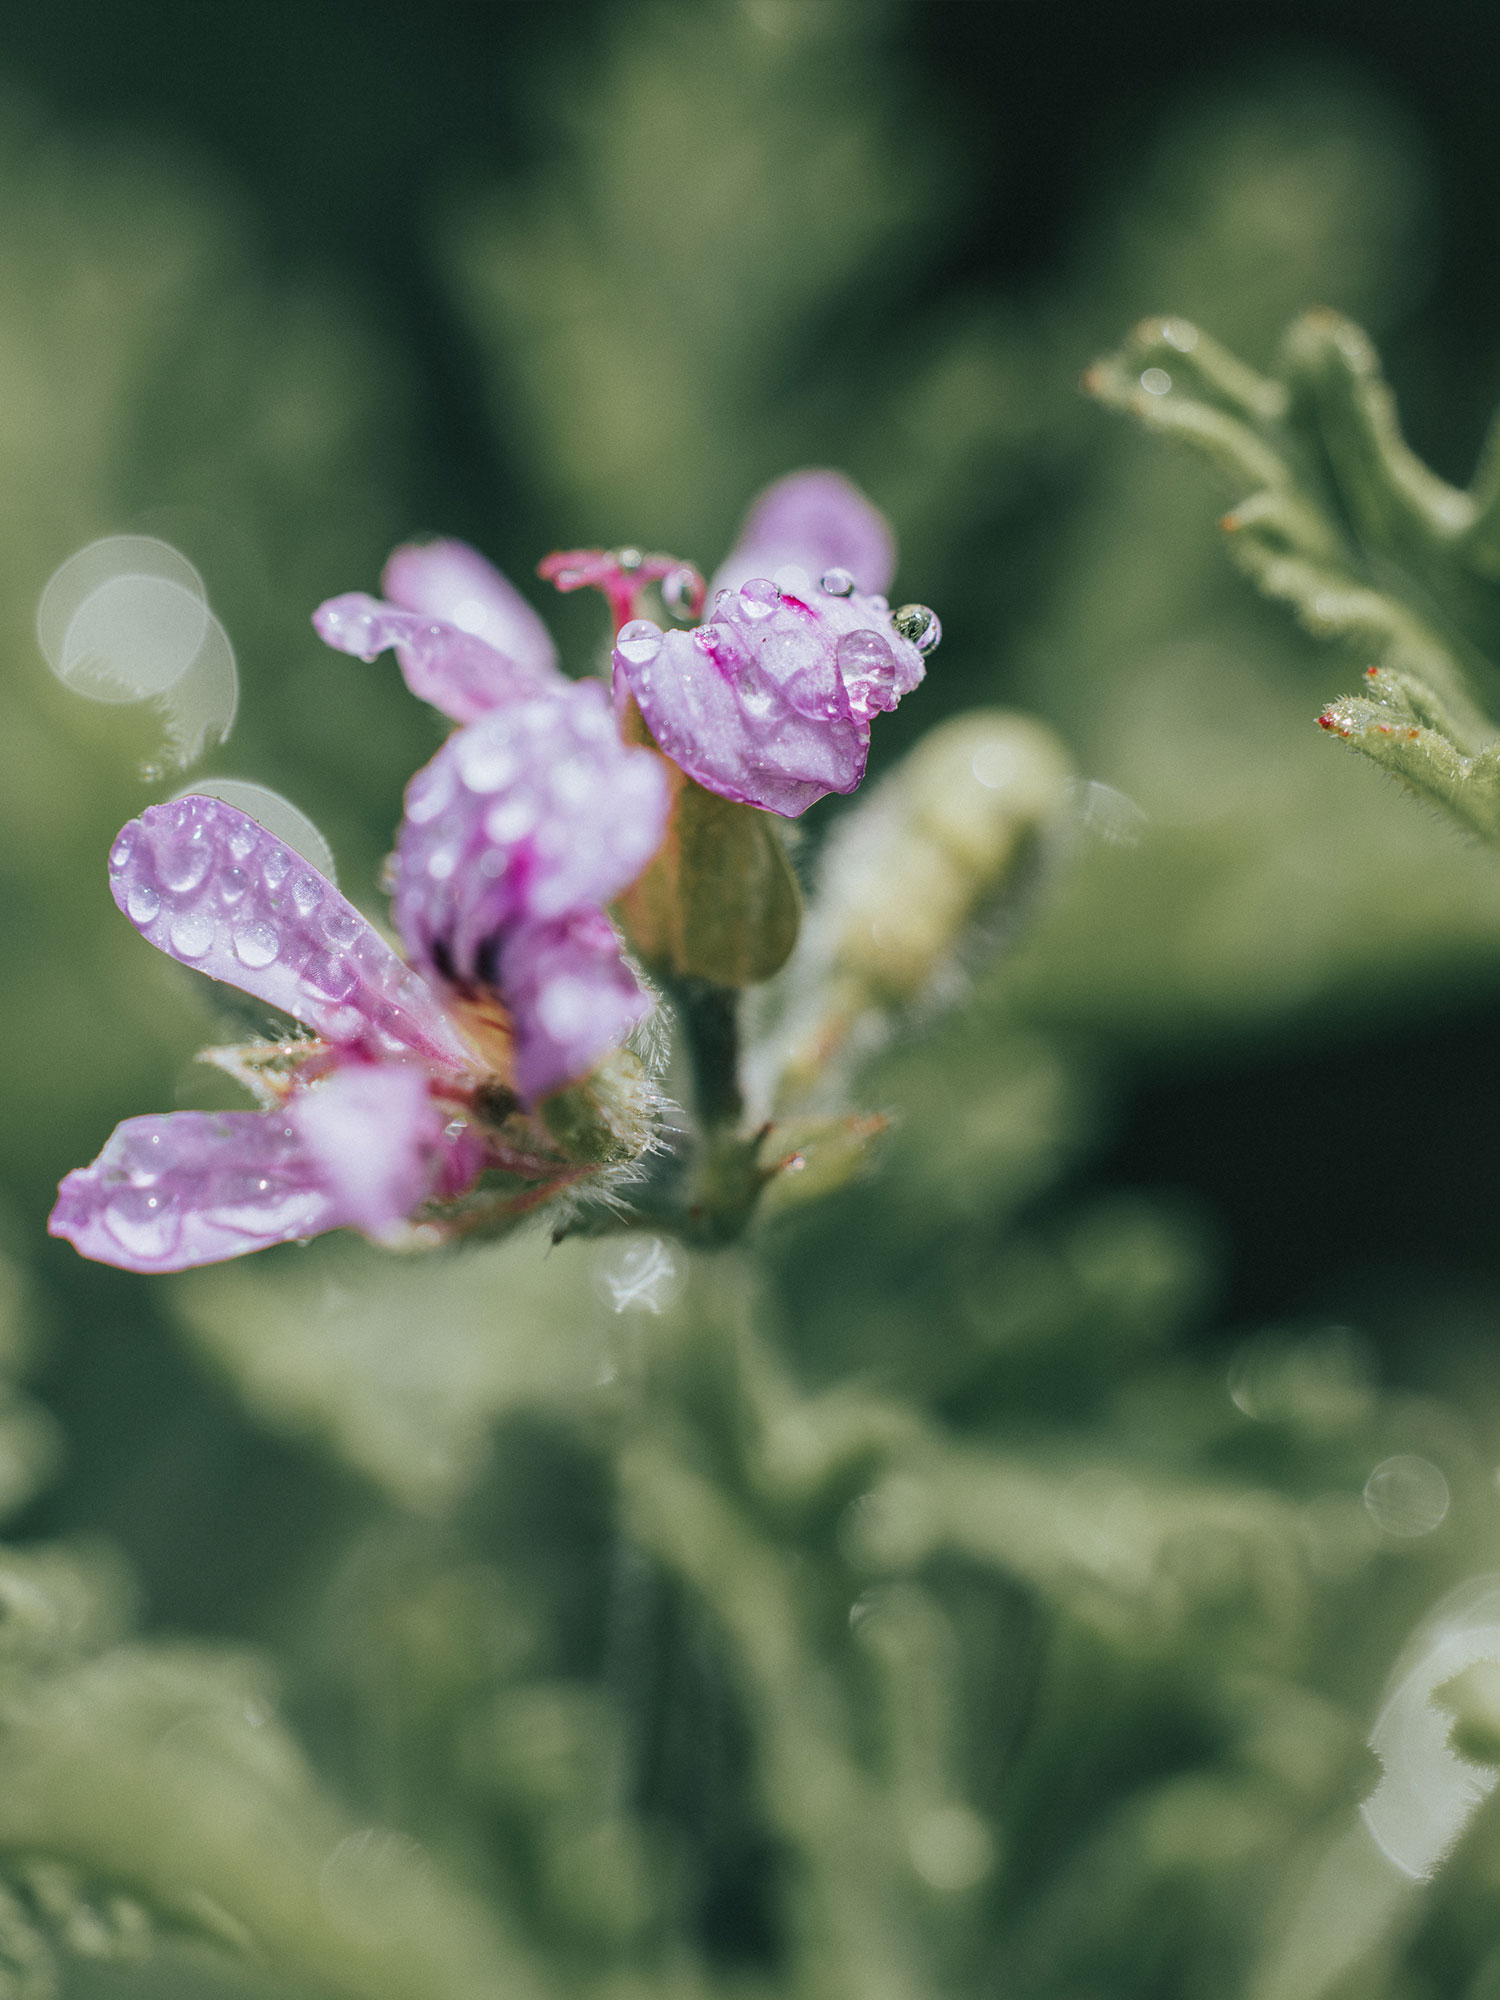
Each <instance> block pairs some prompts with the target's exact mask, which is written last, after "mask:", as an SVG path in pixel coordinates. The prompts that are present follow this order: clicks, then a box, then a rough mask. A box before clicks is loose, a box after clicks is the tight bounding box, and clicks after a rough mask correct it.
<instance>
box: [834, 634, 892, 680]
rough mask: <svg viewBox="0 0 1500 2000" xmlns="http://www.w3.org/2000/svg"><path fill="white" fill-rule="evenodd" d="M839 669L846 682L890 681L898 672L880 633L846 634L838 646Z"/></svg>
mask: <svg viewBox="0 0 1500 2000" xmlns="http://www.w3.org/2000/svg"><path fill="white" fill-rule="evenodd" d="M838 667H839V672H840V673H841V674H842V675H843V676H844V679H845V681H846V682H847V681H849V680H851V679H853V680H861V681H889V680H890V679H892V678H893V677H894V675H895V672H896V662H895V660H894V659H892V657H891V649H890V647H889V645H888V644H887V643H886V641H885V640H884V639H883V638H882V637H881V635H880V634H879V633H878V632H870V631H859V632H846V633H845V634H844V636H843V638H842V639H840V640H839V645H838Z"/></svg>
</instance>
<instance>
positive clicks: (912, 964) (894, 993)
mask: <svg viewBox="0 0 1500 2000" xmlns="http://www.w3.org/2000/svg"><path fill="white" fill-rule="evenodd" d="M1068 777H1069V766H1068V761H1067V757H1066V755H1065V753H1064V751H1063V748H1062V746H1061V744H1060V743H1059V742H1058V740H1057V738H1056V737H1055V736H1054V735H1053V734H1052V732H1051V731H1050V730H1049V729H1047V728H1045V727H1044V726H1043V725H1042V724H1041V723H1039V722H1034V721H1032V720H1030V719H1029V718H1028V717H1026V716H1020V715H1009V714H1005V713H1003V712H1001V711H999V710H994V709H988V710H978V711H975V712H973V713H971V714H968V715H961V716H956V717H954V718H953V720H952V721H950V722H946V723H943V724H942V725H941V726H940V727H939V728H937V729H934V730H932V731H931V732H930V733H929V734H928V735H927V736H926V737H924V738H923V740H922V741H921V742H920V743H919V744H918V745H917V747H916V749H915V750H913V751H912V753H911V754H910V756H908V757H907V759H906V760H905V762H904V763H903V764H902V765H901V766H900V767H899V768H898V769H897V770H896V771H895V772H893V773H892V774H891V776H890V777H888V778H887V779H886V780H885V781H884V783H883V784H881V785H880V786H879V787H878V789H877V790H876V791H875V792H874V793H873V794H872V795H871V797H870V798H869V799H868V801H867V802H866V803H865V804H863V805H862V806H860V807H857V808H856V809H855V810H854V811H853V812H851V813H850V814H849V815H848V816H847V817H846V819H845V821H844V823H843V825H842V826H841V827H840V828H839V830H838V833H837V834H836V835H835V837H834V839H833V841H832V842H831V843H830V847H829V853H828V858H827V862H826V865H825V869H824V878H823V890H822V895H821V897H820V899H819V909H818V923H819V928H820V930H821V931H822V932H823V934H824V950H825V951H826V953H827V954H828V956H829V958H830V959H831V961H832V969H833V970H834V971H835V972H836V973H842V974H844V975H845V976H846V977H852V978H853V979H854V981H855V982H857V984H858V985H859V986H860V987H862V988H863V989H864V990H865V993H866V994H867V996H868V998H869V1000H870V1001H872V1002H876V1003H883V1004H886V1005H889V1004H892V1003H901V1002H908V1001H912V1000H915V999H917V998H919V997H920V995H921V994H922V993H923V991H924V990H925V989H926V988H927V986H928V985H929V984H930V983H931V981H932V979H933V977H934V975H935V974H937V973H939V972H940V971H941V970H942V969H943V967H944V965H945V963H946V962H947V960H948V959H949V957H950V956H951V954H952V952H953V951H954V949H955V948H956V946H957V945H958V944H959V942H960V940H961V938H962V935H963V932H964V930H965V929H966V927H967V926H968V924H969V923H970V922H971V921H972V920H973V919H974V918H975V917H976V916H978V915H980V914H981V913H982V912H983V910H984V908H985V906H986V905H987V904H989V903H990V902H992V901H993V899H994V898H995V897H996V896H997V895H998V894H1000V893H1002V892H1003V891H1004V890H1005V889H1006V888H1007V887H1008V886H1009V885H1010V884H1011V882H1012V881H1013V879H1014V877H1015V872H1016V868H1017V865H1018V864H1019V862H1020V861H1021V860H1022V858H1023V856H1024V854H1025V852H1026V850H1027V849H1028V848H1029V847H1030V846H1031V844H1032V842H1033V841H1034V839H1035V837H1036V835H1037V832H1038V830H1039V828H1041V827H1042V826H1043V825H1044V824H1045V822H1046V821H1047V820H1048V819H1049V818H1051V816H1052V815H1053V814H1054V813H1055V812H1056V811H1057V809H1058V807H1059V806H1060V805H1061V803H1062V798H1063V791H1064V787H1065V786H1066V784H1067V780H1068Z"/></svg>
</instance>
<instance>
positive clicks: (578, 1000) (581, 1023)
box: [499, 909, 652, 1104]
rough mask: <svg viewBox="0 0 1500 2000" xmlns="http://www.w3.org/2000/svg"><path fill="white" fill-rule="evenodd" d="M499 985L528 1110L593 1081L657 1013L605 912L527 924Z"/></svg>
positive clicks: (508, 947) (504, 961) (512, 942)
mask: <svg viewBox="0 0 1500 2000" xmlns="http://www.w3.org/2000/svg"><path fill="white" fill-rule="evenodd" d="M499 986H500V993H501V997H502V998H503V1000H504V1001H505V1004H506V1007H507V1008H508V1009H509V1011H510V1016H511V1020H512V1023H513V1026H514V1031H515V1088H516V1091H517V1094H518V1095H519V1096H520V1097H521V1098H522V1099H523V1101H524V1102H526V1103H527V1104H535V1103H536V1102H537V1100H538V1099H539V1098H543V1097H550V1096H551V1094H552V1093H553V1091H555V1090H561V1089H562V1087H563V1086H564V1085H565V1084H569V1083H576V1082H578V1081H579V1080H580V1079H581V1078H583V1077H586V1076H587V1075H589V1073H590V1072H591V1071H592V1070H594V1069H596V1068H597V1067H598V1065H599V1063H600V1062H601V1061H602V1060H603V1058H604V1057H605V1056H606V1055H608V1053H609V1051H610V1050H611V1049H615V1048H618V1047H619V1046H620V1044H621V1043H622V1042H623V1041H624V1040H625V1038H626V1037H627V1035H629V1034H630V1033H631V1031H632V1030H633V1029H634V1028H636V1027H637V1026H638V1025H639V1024H640V1023H641V1022H642V1021H644V1020H645V1019H646V1017H647V1015H648V1014H649V1013H650V1012H651V1008H652V1001H651V998H650V996H649V994H647V993H646V992H645V990H644V989H643V988H642V986H641V983H640V981H639V980H638V979H637V978H636V976H635V974H634V973H633V972H632V971H631V969H630V967H629V966H628V965H627V964H626V962H625V959H624V957H623V955H622V953H621V949H620V940H619V936H618V935H617V933H616V931H615V927H614V925H613V924H612V923H611V922H610V921H609V919H608V917H606V916H605V915H604V913H603V911H602V910H597V909H595V910H579V911H574V912H573V913H572V914H571V915H570V916H566V917H563V918H561V919H560V920H559V921H557V922H555V923H540V924H522V925H519V926H518V927H517V928H516V929H514V930H513V931H512V932H511V933H510V934H509V936H508V937H507V938H506V940H505V944H504V947H503V949H502V951H501V954H500V964H499Z"/></svg>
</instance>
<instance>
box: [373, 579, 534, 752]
mask: <svg viewBox="0 0 1500 2000" xmlns="http://www.w3.org/2000/svg"><path fill="white" fill-rule="evenodd" d="M380 587H381V589H382V590H383V591H384V592H385V594H386V596H387V597H388V598H389V599H390V601H391V603H392V604H398V605H400V607H401V609H402V610H403V611H420V612H421V613H422V614H423V615H424V616H426V617H428V618H441V619H442V620H443V622H444V624H447V625H456V626H457V627H458V629H459V630H460V631H461V632H472V633H473V634H474V636H475V637H476V638H478V639H483V640H484V642H485V644H486V645H487V646H493V647H494V649H495V651H496V652H497V653H503V654H504V655H505V656H506V658H507V659H509V660H514V661H515V663H516V665H517V666H518V667H526V668H530V669H532V670H534V671H535V672H537V673H543V674H545V673H549V672H551V670H552V669H553V668H554V667H556V665H557V649H556V648H555V647H554V645H553V644H552V635H551V633H550V632H548V630H547V628H546V626H545V625H544V624H543V623H542V621H541V619H540V618H539V617H538V616H537V614H536V613H535V611H533V610H532V608H531V606H530V605H529V604H528V603H527V602H526V599H525V598H524V597H523V596H522V595H521V593H520V591H519V590H517V589H516V587H515V585H514V584H513V583H510V582H508V581H507V580H506V578H504V577H503V576H502V575H501V574H500V572H499V570H497V569H496V568H495V567H494V565H493V564H492V563H487V562H486V561H485V559H484V557H483V556H482V555H480V554H479V552H478V550H477V549H471V548H470V547H469V545H468V543H467V542H456V541H438V542H406V543H404V544H403V545H402V547H400V548H399V549H396V550H394V551H393V552H392V554H391V556H390V559H389V560H388V561H387V563H386V566H385V569H384V571H383V573H382V575H381V578H380ZM460 719H461V720H462V719H464V718H460Z"/></svg>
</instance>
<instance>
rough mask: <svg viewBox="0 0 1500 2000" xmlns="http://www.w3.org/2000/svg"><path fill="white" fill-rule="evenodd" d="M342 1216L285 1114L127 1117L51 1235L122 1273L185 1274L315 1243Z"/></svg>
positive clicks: (78, 1177)
mask: <svg viewBox="0 0 1500 2000" xmlns="http://www.w3.org/2000/svg"><path fill="white" fill-rule="evenodd" d="M344 1219H345V1218H344V1217H343V1216H342V1215H341V1214H340V1212H339V1207H338V1203H337V1201H336V1199H335V1197H334V1196H333V1194H332V1193H331V1192H330V1191H329V1189H328V1188H327V1187H326V1186H325V1184H324V1182H323V1178H322V1175H321V1173H320V1171H319V1169H318V1166H317V1164H316V1162H315V1161H314V1160H313V1158H312V1156H311V1155H310V1154H309V1153H308V1151H307V1148H306V1146H305V1145H304V1143H303V1140H302V1137H301V1135H300V1134H299V1133H298V1131H297V1129H296V1127H295V1126H294V1125H293V1124H292V1123H291V1122H290V1120H289V1119H288V1118H287V1117H286V1116H285V1115H284V1114H283V1113H281V1112H279V1111H224V1112H216V1111H172V1112H165V1113H162V1114H159V1115H157V1116H155V1117H147V1118H127V1119H126V1120H125V1122H124V1124H123V1125H117V1126H116V1127H115V1130H114V1132H113V1134H112V1135H111V1137H110V1139H109V1142H108V1144H107V1145H106V1146H105V1148H104V1151H103V1152H102V1153H101V1154H100V1155H99V1157H98V1159H97V1160H95V1161H94V1163H93V1165H92V1166H89V1167H79V1168H76V1169H75V1170H74V1171H73V1172H72V1173H70V1174H69V1175H68V1176H67V1177H66V1179H65V1180H64V1181H63V1183H62V1185H61V1187H60V1188H59V1189H58V1196H57V1206H56V1207H55V1208H54V1209H53V1211H52V1214H51V1217H50V1219H49V1220H48V1223H47V1227H48V1229H49V1230H50V1231H51V1233H52V1234H53V1235H54V1236H65V1237H66V1238H67V1239H68V1241H69V1242H70V1243H72V1245H73V1246H74V1248H75V1249H76V1250H77V1251H78V1252H79V1253H80V1254H81V1255H82V1256H84V1257H91V1258H93V1259H94V1260H95V1261H96V1262H97V1263H101V1264H115V1265H118V1266H119V1268H120V1269H121V1270H125V1271H183V1270H186V1269H188V1268H189V1267H190V1266H191V1265H194V1264H217V1263H219V1262H220V1261H221V1260H222V1259H224V1258H226V1257H243V1256H245V1255H247V1254H248V1253H249V1252H250V1251H252V1250H264V1249H265V1248H266V1246H267V1245H268V1244H271V1243H286V1242H290V1241H291V1240H293V1239H294V1238H297V1237H305V1236H316V1235H318V1234H319V1233H320V1232H321V1231H322V1230H325V1229H335V1228H337V1227H338V1226H339V1224H340V1222H341V1221H343V1220H344Z"/></svg>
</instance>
